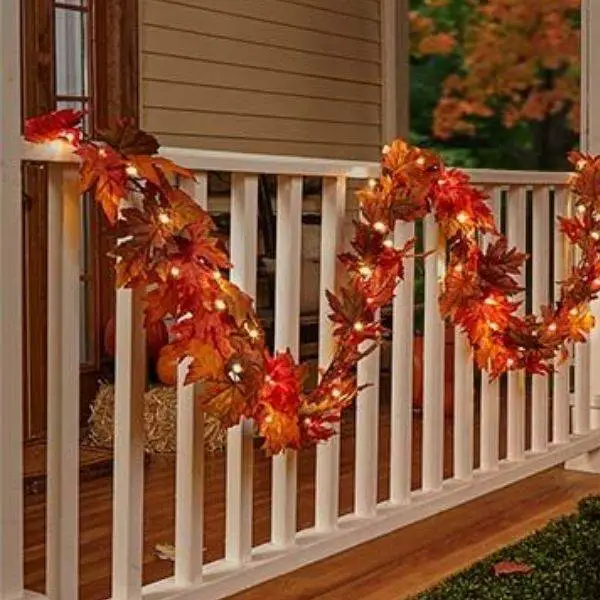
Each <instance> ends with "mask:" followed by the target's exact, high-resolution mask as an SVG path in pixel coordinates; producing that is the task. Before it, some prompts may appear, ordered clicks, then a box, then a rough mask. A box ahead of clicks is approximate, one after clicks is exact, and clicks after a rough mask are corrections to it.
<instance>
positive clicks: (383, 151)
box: [381, 144, 391, 154]
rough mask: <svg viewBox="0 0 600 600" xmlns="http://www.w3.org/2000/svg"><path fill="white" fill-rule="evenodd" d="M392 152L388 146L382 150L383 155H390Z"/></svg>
mask: <svg viewBox="0 0 600 600" xmlns="http://www.w3.org/2000/svg"><path fill="white" fill-rule="evenodd" d="M390 150H391V148H390V147H389V146H388V145H387V144H386V145H385V146H384V147H383V148H382V149H381V154H388V153H389V151H390Z"/></svg>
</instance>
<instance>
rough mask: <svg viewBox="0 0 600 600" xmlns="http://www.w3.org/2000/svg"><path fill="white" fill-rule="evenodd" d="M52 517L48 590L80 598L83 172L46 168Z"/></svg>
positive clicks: (56, 598)
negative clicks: (81, 218) (80, 250)
mask: <svg viewBox="0 0 600 600" xmlns="http://www.w3.org/2000/svg"><path fill="white" fill-rule="evenodd" d="M48 171H49V172H48V450H47V452H48V456H47V461H48V483H47V486H48V490H47V498H48V500H47V502H48V505H47V506H48V518H47V524H46V528H47V536H48V537H47V552H46V568H47V577H46V593H47V595H48V597H49V598H50V599H51V600H60V599H61V598H76V597H77V594H78V569H77V565H78V564H79V559H78V556H79V538H78V534H79V364H80V349H79V327H80V325H79V314H80V313H79V310H80V309H79V285H80V283H79V277H80V265H79V244H80V228H81V225H80V201H81V200H80V197H79V175H78V172H77V167H76V166H74V165H68V166H63V165H60V164H52V165H50V167H49V170H48Z"/></svg>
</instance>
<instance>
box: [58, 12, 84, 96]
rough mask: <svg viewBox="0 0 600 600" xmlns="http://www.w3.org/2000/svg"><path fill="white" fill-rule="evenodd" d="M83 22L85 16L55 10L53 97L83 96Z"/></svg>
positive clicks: (81, 13)
mask: <svg viewBox="0 0 600 600" xmlns="http://www.w3.org/2000/svg"><path fill="white" fill-rule="evenodd" d="M86 19H87V14H86V13H83V12H81V11H79V10H70V9H68V8H56V9H55V13H54V25H55V58H56V94H57V95H58V96H85V95H86V89H85V88H86V77H87V74H86V70H87V69H86V63H87V60H86V58H87V52H86V48H87V44H86V39H85V38H86V28H85V20H86Z"/></svg>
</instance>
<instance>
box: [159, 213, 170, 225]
mask: <svg viewBox="0 0 600 600" xmlns="http://www.w3.org/2000/svg"><path fill="white" fill-rule="evenodd" d="M158 220H159V221H160V222H161V223H162V224H163V225H167V224H168V223H170V222H171V217H170V216H169V215H168V214H167V213H166V212H161V213H159V215H158Z"/></svg>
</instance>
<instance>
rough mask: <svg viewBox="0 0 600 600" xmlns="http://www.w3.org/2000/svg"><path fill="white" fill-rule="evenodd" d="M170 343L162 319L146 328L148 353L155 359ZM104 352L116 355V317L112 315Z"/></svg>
mask: <svg viewBox="0 0 600 600" xmlns="http://www.w3.org/2000/svg"><path fill="white" fill-rule="evenodd" d="M168 343H169V332H168V331H167V326H166V325H165V324H164V323H163V322H162V321H156V322H154V323H151V324H150V325H149V326H148V328H147V329H146V354H147V357H148V359H149V360H152V361H154V360H155V359H156V358H157V357H158V354H159V352H160V350H161V348H162V347H163V346H166V345H167V344H168ZM104 352H105V354H106V355H107V356H109V357H110V358H114V357H115V318H114V317H111V318H110V319H109V321H108V323H107V324H106V328H105V329H104Z"/></svg>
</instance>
